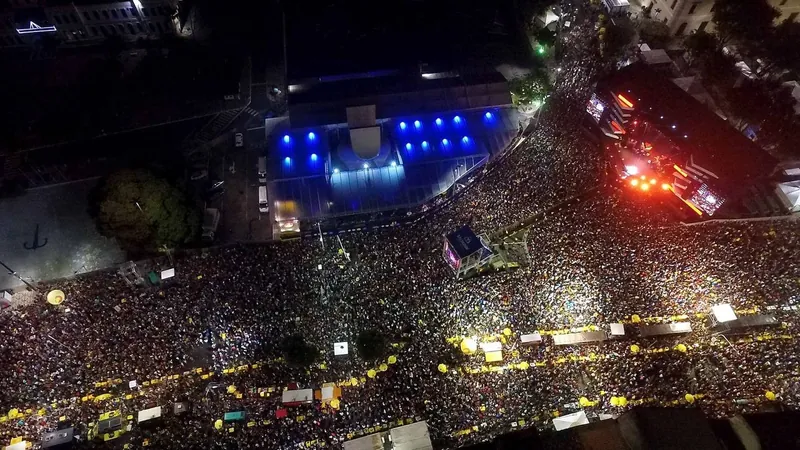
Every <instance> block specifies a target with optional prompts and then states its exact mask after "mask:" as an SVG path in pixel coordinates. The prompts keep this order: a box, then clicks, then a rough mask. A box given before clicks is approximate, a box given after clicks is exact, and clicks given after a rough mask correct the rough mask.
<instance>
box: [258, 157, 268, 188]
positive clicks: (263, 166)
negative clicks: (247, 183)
mask: <svg viewBox="0 0 800 450" xmlns="http://www.w3.org/2000/svg"><path fill="white" fill-rule="evenodd" d="M258 182H259V183H266V182H267V157H266V156H259V157H258Z"/></svg>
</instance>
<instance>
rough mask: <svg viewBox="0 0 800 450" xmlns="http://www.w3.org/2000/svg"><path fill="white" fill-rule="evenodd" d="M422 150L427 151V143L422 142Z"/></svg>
mask: <svg viewBox="0 0 800 450" xmlns="http://www.w3.org/2000/svg"><path fill="white" fill-rule="evenodd" d="M422 148H423V149H427V148H428V141H422Z"/></svg>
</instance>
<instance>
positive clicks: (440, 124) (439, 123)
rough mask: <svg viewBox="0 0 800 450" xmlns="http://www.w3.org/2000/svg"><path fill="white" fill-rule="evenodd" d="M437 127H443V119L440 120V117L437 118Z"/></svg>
mask: <svg viewBox="0 0 800 450" xmlns="http://www.w3.org/2000/svg"><path fill="white" fill-rule="evenodd" d="M436 125H437V126H442V119H440V118H438V117H437V118H436Z"/></svg>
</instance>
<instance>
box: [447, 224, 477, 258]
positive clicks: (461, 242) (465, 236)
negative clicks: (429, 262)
mask: <svg viewBox="0 0 800 450" xmlns="http://www.w3.org/2000/svg"><path fill="white" fill-rule="evenodd" d="M446 238H447V242H449V243H450V248H451V249H453V251H454V252H455V254H456V255H458V257H459V259H463V258H466V257H467V256H469V255H471V254H473V253H475V252H477V251H479V250H480V249H482V248H483V244H482V243H481V240H480V239H479V238H478V236H476V235H475V232H474V231H472V229H470V227H468V226H466V225H465V226H463V227H461V228H459V229H457V230H456V231H453V232H452V233H450V234H448V235H447V237H446Z"/></svg>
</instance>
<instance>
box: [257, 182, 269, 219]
mask: <svg viewBox="0 0 800 450" xmlns="http://www.w3.org/2000/svg"><path fill="white" fill-rule="evenodd" d="M258 211H259V212H262V213H268V212H269V201H268V200H267V187H266V186H259V187H258Z"/></svg>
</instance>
